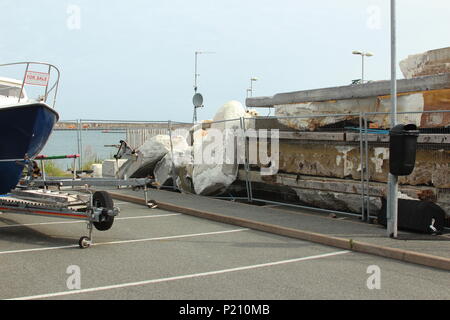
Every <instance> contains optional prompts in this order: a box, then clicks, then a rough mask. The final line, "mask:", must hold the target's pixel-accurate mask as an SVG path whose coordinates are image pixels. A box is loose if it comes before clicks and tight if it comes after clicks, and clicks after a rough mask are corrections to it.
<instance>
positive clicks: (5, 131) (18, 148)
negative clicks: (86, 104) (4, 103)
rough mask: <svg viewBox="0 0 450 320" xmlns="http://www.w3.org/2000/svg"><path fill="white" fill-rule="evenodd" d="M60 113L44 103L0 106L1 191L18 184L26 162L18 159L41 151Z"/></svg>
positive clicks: (0, 192) (31, 156) (3, 191)
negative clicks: (22, 163) (21, 163)
mask: <svg viewBox="0 0 450 320" xmlns="http://www.w3.org/2000/svg"><path fill="white" fill-rule="evenodd" d="M57 121H58V113H57V112H56V111H54V110H53V109H51V108H50V107H49V106H47V105H46V104H44V103H30V104H23V105H16V106H10V107H2V108H0V194H5V193H8V192H9V191H11V190H12V189H14V188H15V186H16V185H17V183H18V182H19V180H20V176H21V173H22V170H23V166H22V165H19V164H17V163H16V161H17V160H18V159H24V158H25V157H26V156H28V157H29V158H33V157H35V156H37V155H38V154H39V152H41V150H42V149H43V148H44V146H45V144H46V143H47V140H48V138H49V136H50V134H51V133H52V130H53V127H54V125H55V123H56V122H57Z"/></svg>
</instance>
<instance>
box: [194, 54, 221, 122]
mask: <svg viewBox="0 0 450 320" xmlns="http://www.w3.org/2000/svg"><path fill="white" fill-rule="evenodd" d="M214 53H215V52H213V51H195V73H194V92H195V94H194V97H193V98H192V103H193V104H194V116H193V119H192V122H193V123H196V122H197V108H202V107H203V96H202V95H201V94H200V93H197V89H198V77H199V76H200V74H199V73H198V71H197V70H198V55H199V54H214Z"/></svg>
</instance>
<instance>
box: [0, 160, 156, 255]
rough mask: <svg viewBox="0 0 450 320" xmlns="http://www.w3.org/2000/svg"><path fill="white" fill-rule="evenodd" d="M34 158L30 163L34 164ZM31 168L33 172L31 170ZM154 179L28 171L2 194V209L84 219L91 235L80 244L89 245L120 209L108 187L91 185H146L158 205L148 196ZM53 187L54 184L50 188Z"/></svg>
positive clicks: (154, 204)
mask: <svg viewBox="0 0 450 320" xmlns="http://www.w3.org/2000/svg"><path fill="white" fill-rule="evenodd" d="M30 163H31V161H29V162H28V163H27V165H31V164H30ZM28 172H30V173H31V172H32V170H29V171H28ZM153 182H154V180H152V179H149V178H140V179H127V180H121V179H89V178H87V179H76V180H73V179H50V180H41V179H35V178H33V177H32V176H31V174H28V176H27V177H25V179H23V180H22V181H21V183H20V184H19V185H18V186H17V187H16V189H14V190H12V191H11V192H10V193H8V194H5V195H0V212H5V213H14V214H24V215H36V216H45V217H57V218H63V219H75V220H84V221H86V223H87V231H88V232H87V235H84V236H82V237H80V239H79V241H78V245H79V246H80V248H83V249H84V248H89V247H90V246H91V245H92V244H93V237H92V231H93V229H94V228H95V229H97V230H98V231H106V230H109V229H111V227H112V225H113V223H114V218H115V217H117V215H118V214H119V212H120V209H119V208H118V207H116V206H114V202H113V199H112V197H111V195H110V194H109V193H108V192H107V191H93V190H91V189H90V187H91V186H99V187H112V186H115V187H120V186H122V187H123V186H127V187H132V188H133V189H138V188H139V189H140V188H143V189H144V193H145V199H146V204H147V206H148V207H149V208H152V209H153V208H156V207H157V205H156V202H155V201H154V200H148V188H147V186H148V185H151V184H152V183H153ZM67 186H71V187H72V188H74V187H76V186H78V187H83V188H80V189H77V190H75V189H72V190H61V188H62V187H67ZM50 187H53V188H52V189H54V190H50Z"/></svg>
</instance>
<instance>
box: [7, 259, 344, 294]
mask: <svg viewBox="0 0 450 320" xmlns="http://www.w3.org/2000/svg"><path fill="white" fill-rule="evenodd" d="M349 252H350V251H336V252H331V253H326V254H320V255H316V256H309V257H303V258H297V259H289V260H281V261H275V262H269V263H262V264H255V265H250V266H243V267H237V268H230V269H222V270H215V271H209V272H202V273H194V274H187V275H182V276H175V277H168V278H160V279H152V280H145V281H138V282H129V283H122V284H116V285H110V286H103V287H96V288H89V289H80V290H72V291H62V292H55V293H47V294H41V295H35V296H28V297H20V298H14V299H6V300H32V299H45V298H53V297H60V296H67V295H73V294H81V293H89V292H98V291H105V290H112V289H120V288H127V287H135V286H143V285H148V284H153V283H161V282H168V281H177V280H183V279H192V278H199V277H206V276H212V275H218V274H224V273H230V272H236V271H244V270H251V269H257V268H265V267H272V266H276V265H281V264H288V263H294V262H300V261H307V260H314V259H321V258H327V257H332V256H337V255H340V254H345V253H349Z"/></svg>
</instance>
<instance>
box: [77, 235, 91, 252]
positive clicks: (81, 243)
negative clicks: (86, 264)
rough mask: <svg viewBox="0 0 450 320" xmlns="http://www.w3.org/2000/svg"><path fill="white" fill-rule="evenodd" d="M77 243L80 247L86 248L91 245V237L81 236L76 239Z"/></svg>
mask: <svg viewBox="0 0 450 320" xmlns="http://www.w3.org/2000/svg"><path fill="white" fill-rule="evenodd" d="M78 245H79V246H80V248H81V249H86V248H89V247H90V246H91V239H90V238H89V237H86V236H84V237H81V238H80V240H78Z"/></svg>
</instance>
